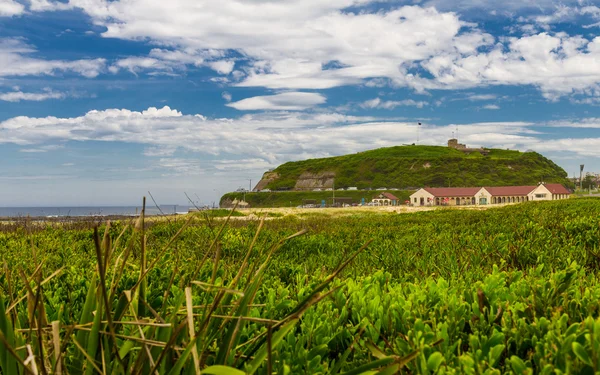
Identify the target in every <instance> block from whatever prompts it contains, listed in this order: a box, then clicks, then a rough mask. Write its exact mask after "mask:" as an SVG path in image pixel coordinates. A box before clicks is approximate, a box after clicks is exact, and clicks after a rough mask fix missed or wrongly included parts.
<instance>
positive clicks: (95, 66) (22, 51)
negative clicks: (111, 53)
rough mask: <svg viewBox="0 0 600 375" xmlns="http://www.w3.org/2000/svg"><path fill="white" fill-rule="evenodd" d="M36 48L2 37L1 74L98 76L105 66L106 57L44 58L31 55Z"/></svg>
mask: <svg viewBox="0 0 600 375" xmlns="http://www.w3.org/2000/svg"><path fill="white" fill-rule="evenodd" d="M34 52H36V50H35V48H33V47H32V46H30V45H28V44H26V43H24V42H23V40H21V39H18V38H0V76H26V75H53V74H55V73H57V72H73V73H77V74H80V75H82V76H84V77H87V78H93V77H96V76H98V75H99V74H100V73H101V72H102V71H103V70H104V67H105V63H106V61H105V60H104V59H93V60H73V61H65V60H42V59H37V58H35V57H30V55H31V54H33V53H34Z"/></svg>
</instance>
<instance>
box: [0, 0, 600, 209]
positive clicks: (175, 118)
mask: <svg viewBox="0 0 600 375" xmlns="http://www.w3.org/2000/svg"><path fill="white" fill-rule="evenodd" d="M419 122H420V123H421V124H422V125H421V126H419V125H417V124H418V123H419ZM452 137H458V139H459V141H460V142H461V143H465V144H467V145H468V146H469V147H489V148H510V149H517V150H522V151H526V150H534V151H537V152H539V153H541V154H543V155H544V156H546V157H549V158H551V159H552V160H553V161H554V162H556V163H557V164H558V165H560V166H561V167H563V168H564V169H565V170H566V171H567V172H568V174H569V176H573V175H574V174H578V173H579V165H580V164H585V169H586V171H593V172H600V1H598V0H593V1H592V0H561V1H554V0H537V1H534V0H505V1H496V0H387V1H386V0H328V1H323V0H220V1H211V0H169V1H164V0H111V1H106V0H61V1H52V0H0V206H9V207H10V206H13V207H14V206H17V207H18V206H110V205H137V204H139V202H140V201H141V199H142V196H144V195H148V192H150V193H151V194H152V195H153V197H154V198H155V199H156V200H157V202H158V203H160V204H165V205H166V204H186V203H187V202H188V200H187V198H186V195H185V194H186V193H187V195H188V196H190V197H191V198H193V200H194V201H195V203H197V204H211V202H213V201H216V200H218V197H219V196H220V195H222V194H224V193H225V192H227V191H233V190H235V189H237V188H239V187H245V188H248V187H249V186H254V185H255V184H256V183H257V182H258V180H259V179H260V177H261V176H262V173H263V172H265V171H267V170H268V169H270V168H274V167H276V166H278V165H280V164H282V163H285V162H287V161H294V160H303V159H307V158H315V157H327V156H335V155H343V154H348V153H354V152H358V151H364V150H368V149H374V148H379V147H387V146H396V145H402V144H412V143H418V144H427V145H445V144H446V142H447V140H448V139H449V138H452Z"/></svg>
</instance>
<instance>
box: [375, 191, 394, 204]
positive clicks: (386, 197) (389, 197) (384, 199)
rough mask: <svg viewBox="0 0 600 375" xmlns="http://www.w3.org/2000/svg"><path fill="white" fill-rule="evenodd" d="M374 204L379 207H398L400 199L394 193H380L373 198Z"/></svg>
mask: <svg viewBox="0 0 600 375" xmlns="http://www.w3.org/2000/svg"><path fill="white" fill-rule="evenodd" d="M372 202H373V204H375V205H377V206H396V205H398V204H399V203H400V199H399V198H398V197H396V196H395V195H394V194H392V193H380V194H377V195H376V196H374V197H373V200H372Z"/></svg>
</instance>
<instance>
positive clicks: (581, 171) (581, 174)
mask: <svg viewBox="0 0 600 375" xmlns="http://www.w3.org/2000/svg"><path fill="white" fill-rule="evenodd" d="M583 167H584V164H581V165H580V166H579V190H583Z"/></svg>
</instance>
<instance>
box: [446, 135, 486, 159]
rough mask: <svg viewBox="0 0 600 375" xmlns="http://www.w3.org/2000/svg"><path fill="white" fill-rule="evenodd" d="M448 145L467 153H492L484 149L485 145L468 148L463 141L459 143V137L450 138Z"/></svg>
mask: <svg viewBox="0 0 600 375" xmlns="http://www.w3.org/2000/svg"><path fill="white" fill-rule="evenodd" d="M448 147H449V148H453V149H455V150H460V151H462V152H465V153H471V152H479V153H480V154H481V155H487V154H489V153H490V152H489V151H488V150H486V149H484V148H483V147H481V148H468V147H467V146H466V145H464V144H462V143H458V139H456V138H452V139H449V140H448Z"/></svg>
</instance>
